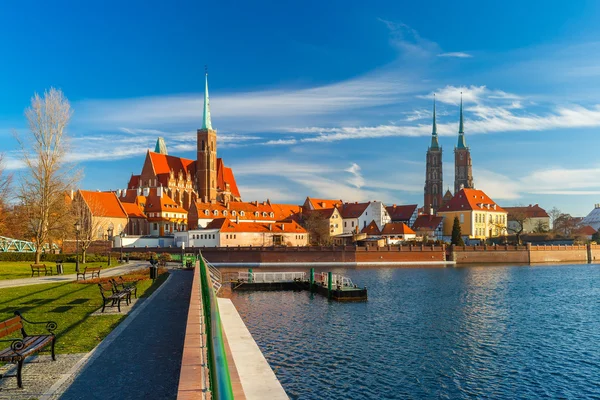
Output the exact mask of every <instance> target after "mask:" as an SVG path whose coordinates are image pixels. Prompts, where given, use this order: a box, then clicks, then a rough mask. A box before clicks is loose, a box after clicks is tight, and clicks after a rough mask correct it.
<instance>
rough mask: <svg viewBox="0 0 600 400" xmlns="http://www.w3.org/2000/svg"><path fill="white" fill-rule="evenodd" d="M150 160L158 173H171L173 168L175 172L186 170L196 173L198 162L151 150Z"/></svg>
mask: <svg viewBox="0 0 600 400" xmlns="http://www.w3.org/2000/svg"><path fill="white" fill-rule="evenodd" d="M148 154H149V155H150V161H151V162H152V166H153V167H154V172H155V173H156V174H157V175H158V174H169V173H170V172H171V170H173V171H174V172H175V173H177V172H179V171H180V170H182V171H184V172H188V171H189V172H190V173H192V174H195V173H196V162H195V161H193V160H188V159H187V158H181V157H175V156H169V155H166V154H160V153H155V152H153V151H149V152H148Z"/></svg>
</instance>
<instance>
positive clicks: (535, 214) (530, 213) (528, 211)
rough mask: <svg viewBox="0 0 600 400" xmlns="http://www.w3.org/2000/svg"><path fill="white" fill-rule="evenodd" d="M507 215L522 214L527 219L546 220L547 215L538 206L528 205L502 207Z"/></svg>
mask: <svg viewBox="0 0 600 400" xmlns="http://www.w3.org/2000/svg"><path fill="white" fill-rule="evenodd" d="M504 210H506V211H507V212H508V213H509V214H517V213H519V214H521V213H522V214H523V215H525V217H527V218H547V217H548V213H547V212H546V210H544V209H543V208H542V207H540V206H539V205H537V204H535V205H531V204H530V205H529V206H527V207H504ZM509 219H510V217H509Z"/></svg>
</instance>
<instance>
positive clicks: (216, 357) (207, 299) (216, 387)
mask: <svg viewBox="0 0 600 400" xmlns="http://www.w3.org/2000/svg"><path fill="white" fill-rule="evenodd" d="M199 258H200V260H199V261H200V289H201V293H202V304H203V308H204V310H203V311H204V322H205V326H206V337H207V348H208V373H209V380H210V391H211V392H212V398H213V399H216V400H230V399H233V389H232V386H231V377H230V375H229V366H228V365H227V356H226V354H225V341H224V340H223V330H222V327H221V314H219V305H218V304H217V293H216V292H215V289H214V286H213V282H212V277H211V274H210V271H209V268H208V265H207V263H206V260H204V257H202V255H200V257H199Z"/></svg>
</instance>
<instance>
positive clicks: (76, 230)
mask: <svg viewBox="0 0 600 400" xmlns="http://www.w3.org/2000/svg"><path fill="white" fill-rule="evenodd" d="M80 231H81V223H80V222H79V221H77V222H75V238H76V240H77V251H76V253H75V272H79V232H80Z"/></svg>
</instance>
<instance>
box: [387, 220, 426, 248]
mask: <svg viewBox="0 0 600 400" xmlns="http://www.w3.org/2000/svg"><path fill="white" fill-rule="evenodd" d="M381 236H382V237H383V238H384V239H385V241H386V244H398V243H401V242H403V241H405V240H414V239H415V238H416V236H417V235H416V233H415V231H414V230H412V229H411V228H410V227H409V226H408V225H406V224H405V223H404V222H388V223H387V224H385V226H384V227H383V229H382V230H381Z"/></svg>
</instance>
